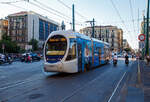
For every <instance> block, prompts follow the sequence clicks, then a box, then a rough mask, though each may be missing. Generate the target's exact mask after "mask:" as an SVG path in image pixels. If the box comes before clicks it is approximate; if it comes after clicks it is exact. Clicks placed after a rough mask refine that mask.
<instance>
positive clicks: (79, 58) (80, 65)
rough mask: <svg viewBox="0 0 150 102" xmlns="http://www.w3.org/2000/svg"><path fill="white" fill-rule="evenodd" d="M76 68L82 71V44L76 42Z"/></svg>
mask: <svg viewBox="0 0 150 102" xmlns="http://www.w3.org/2000/svg"><path fill="white" fill-rule="evenodd" d="M77 48H78V69H79V71H82V45H81V44H79V43H78V45H77Z"/></svg>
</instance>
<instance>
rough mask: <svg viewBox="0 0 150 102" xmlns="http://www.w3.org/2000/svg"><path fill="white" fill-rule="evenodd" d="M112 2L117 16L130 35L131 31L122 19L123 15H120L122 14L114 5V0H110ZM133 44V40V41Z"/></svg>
mask: <svg viewBox="0 0 150 102" xmlns="http://www.w3.org/2000/svg"><path fill="white" fill-rule="evenodd" d="M110 2H111V4H112V6H113V8H114V9H115V11H116V13H117V15H118V16H119V18H120V20H121V23H122V24H123V25H124V27H125V29H126V31H127V32H128V33H130V32H129V30H128V29H127V27H126V25H125V22H124V20H123V19H122V17H121V15H120V13H119V11H118V9H117V7H116V5H115V4H114V2H113V0H110ZM130 35H131V33H130ZM127 36H128V37H129V35H128V34H127ZM132 42H133V40H132Z"/></svg>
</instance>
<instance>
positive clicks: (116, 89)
mask: <svg viewBox="0 0 150 102" xmlns="http://www.w3.org/2000/svg"><path fill="white" fill-rule="evenodd" d="M126 73H127V72H125V73H124V74H123V76H122V77H121V79H120V80H119V82H118V84H117V86H116V88H115V90H114V91H113V93H112V95H111V97H110V98H109V100H108V101H107V102H110V101H111V99H112V97H113V96H114V94H115V92H116V91H117V89H118V87H119V85H120V83H121V81H122V79H123V78H124V76H125V75H126Z"/></svg>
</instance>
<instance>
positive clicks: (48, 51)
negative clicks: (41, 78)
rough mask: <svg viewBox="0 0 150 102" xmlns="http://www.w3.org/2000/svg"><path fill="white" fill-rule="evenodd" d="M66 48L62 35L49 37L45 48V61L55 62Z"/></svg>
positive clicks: (65, 41)
mask: <svg viewBox="0 0 150 102" xmlns="http://www.w3.org/2000/svg"><path fill="white" fill-rule="evenodd" d="M66 49H67V39H66V38H65V37H64V36H62V35H55V36H53V37H51V38H50V39H49V40H48V42H47V44H46V48H45V55H46V61H47V62H49V63H55V62H58V61H60V60H61V59H62V58H63V57H64V55H65V53H66Z"/></svg>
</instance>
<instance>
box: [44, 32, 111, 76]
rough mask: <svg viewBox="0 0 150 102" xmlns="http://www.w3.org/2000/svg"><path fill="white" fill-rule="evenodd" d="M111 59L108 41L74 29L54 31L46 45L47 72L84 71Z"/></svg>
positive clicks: (45, 60) (45, 67)
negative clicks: (76, 31)
mask: <svg viewBox="0 0 150 102" xmlns="http://www.w3.org/2000/svg"><path fill="white" fill-rule="evenodd" d="M109 59H110V50H109V44H108V43H106V42H103V41H100V40H97V39H94V38H90V37H88V36H86V35H83V34H80V33H75V32H73V31H55V32H52V33H51V34H50V35H49V37H48V39H47V41H46V43H45V45H44V71H46V72H67V73H76V72H83V71H86V70H87V68H88V69H92V68H94V67H97V66H99V65H102V64H106V63H108V61H109Z"/></svg>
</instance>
